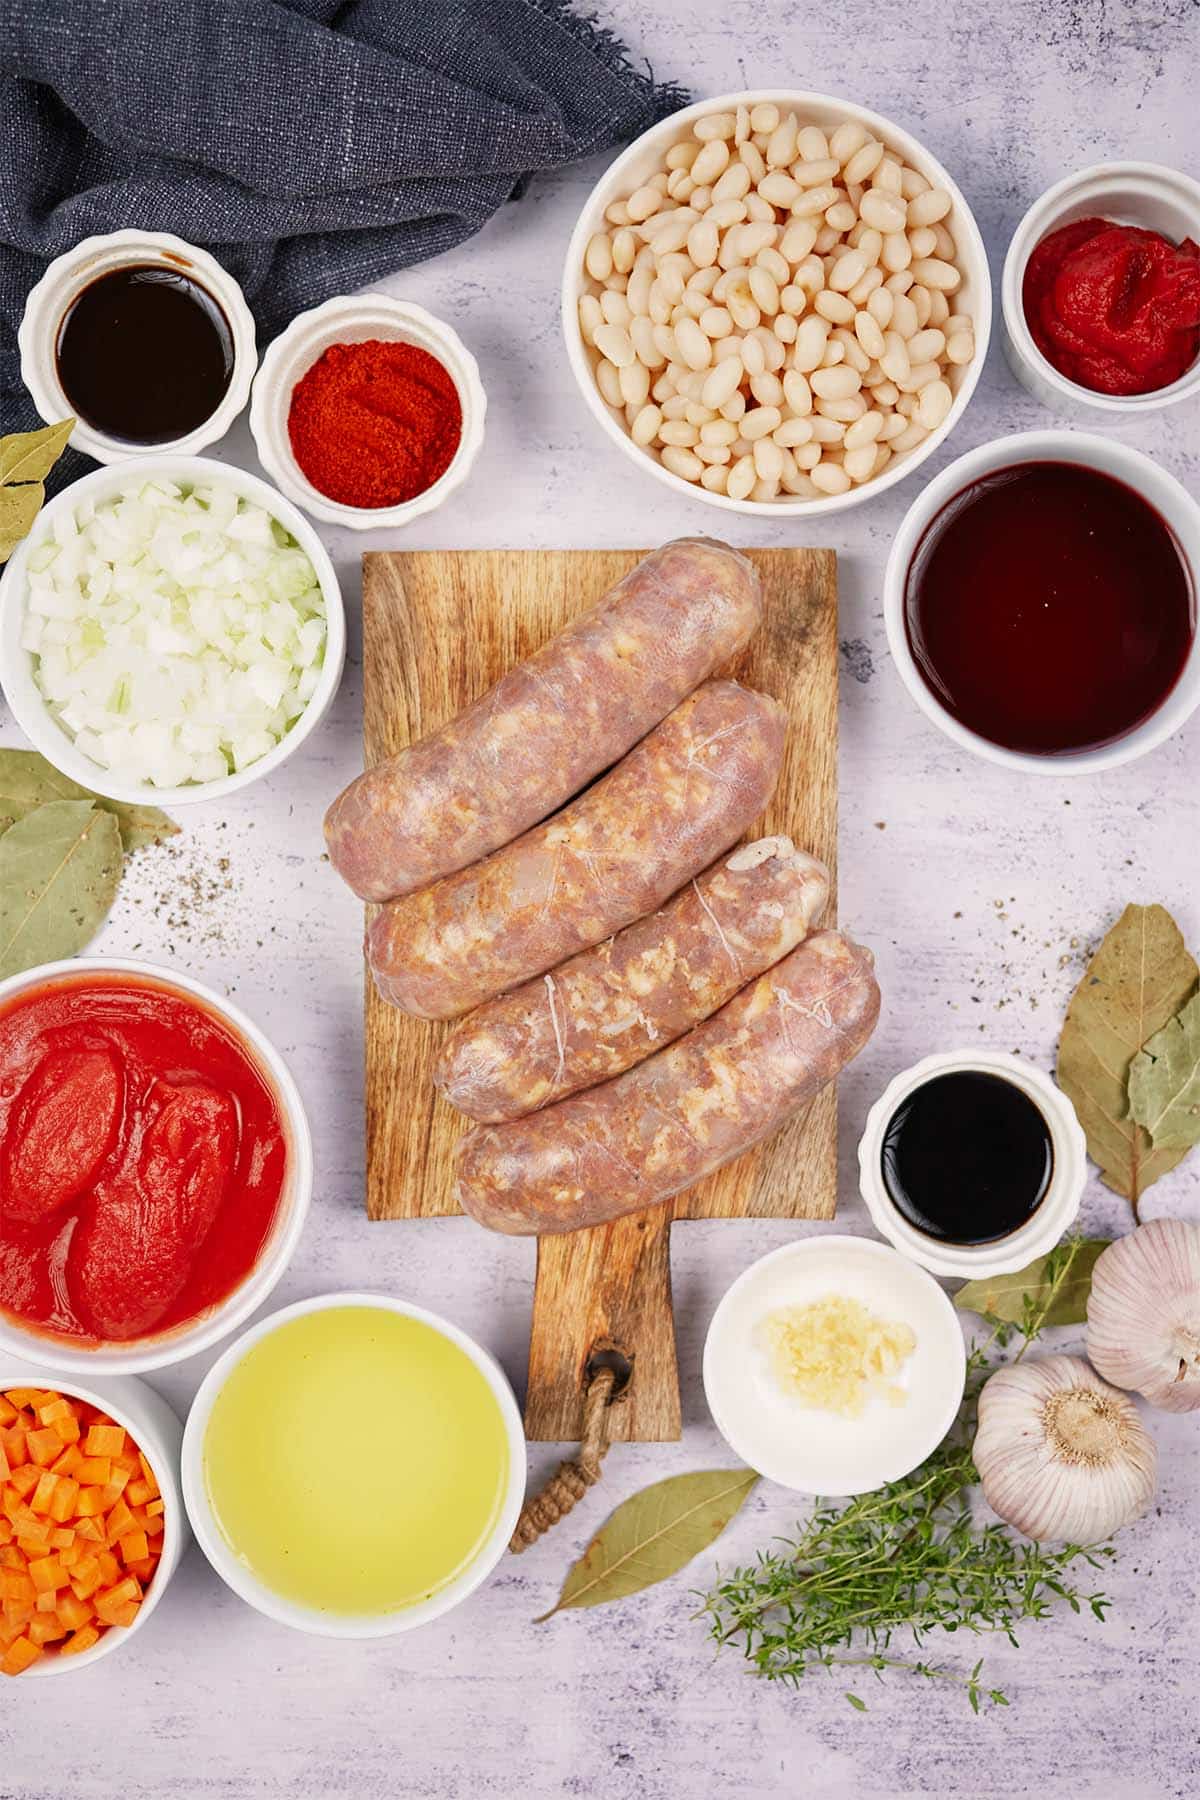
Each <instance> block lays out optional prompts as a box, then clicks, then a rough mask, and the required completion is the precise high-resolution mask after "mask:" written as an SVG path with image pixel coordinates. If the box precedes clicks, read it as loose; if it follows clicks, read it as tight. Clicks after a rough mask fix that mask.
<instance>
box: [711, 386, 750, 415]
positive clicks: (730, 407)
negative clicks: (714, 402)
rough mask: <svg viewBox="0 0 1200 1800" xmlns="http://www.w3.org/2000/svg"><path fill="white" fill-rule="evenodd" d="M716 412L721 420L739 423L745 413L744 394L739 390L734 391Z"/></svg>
mask: <svg viewBox="0 0 1200 1800" xmlns="http://www.w3.org/2000/svg"><path fill="white" fill-rule="evenodd" d="M717 411H718V412H719V413H720V415H721V417H722V418H723V419H733V420H735V421H736V422H738V423H740V422H741V420H742V417H743V416H744V414H745V411H746V396H745V394H743V393H742V392H741V390H740V389H735V390H734V392H733V393H732V394H730V396H729V398H728V400H727V401H726V402H725V404H724V406H719V407H718V408H717Z"/></svg>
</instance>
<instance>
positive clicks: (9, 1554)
mask: <svg viewBox="0 0 1200 1800" xmlns="http://www.w3.org/2000/svg"><path fill="white" fill-rule="evenodd" d="M24 1567H25V1558H24V1556H23V1555H22V1554H21V1552H20V1551H19V1550H18V1549H17V1546H16V1545H15V1544H5V1545H3V1546H2V1547H0V1569H24Z"/></svg>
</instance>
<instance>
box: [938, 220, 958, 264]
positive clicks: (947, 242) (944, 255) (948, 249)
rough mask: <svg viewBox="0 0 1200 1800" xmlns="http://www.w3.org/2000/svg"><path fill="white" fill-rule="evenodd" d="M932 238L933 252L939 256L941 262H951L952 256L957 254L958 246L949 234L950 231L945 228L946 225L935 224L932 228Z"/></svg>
mask: <svg viewBox="0 0 1200 1800" xmlns="http://www.w3.org/2000/svg"><path fill="white" fill-rule="evenodd" d="M933 238H934V246H935V253H936V254H937V255H938V256H940V257H941V259H942V261H943V262H948V263H952V262H953V261H954V258H955V257H956V256H957V255H958V246H957V245H956V244H955V242H954V239H953V238H952V237H951V236H950V233H949V232H948V231H947V230H946V227H945V226H944V225H935V226H934V228H933Z"/></svg>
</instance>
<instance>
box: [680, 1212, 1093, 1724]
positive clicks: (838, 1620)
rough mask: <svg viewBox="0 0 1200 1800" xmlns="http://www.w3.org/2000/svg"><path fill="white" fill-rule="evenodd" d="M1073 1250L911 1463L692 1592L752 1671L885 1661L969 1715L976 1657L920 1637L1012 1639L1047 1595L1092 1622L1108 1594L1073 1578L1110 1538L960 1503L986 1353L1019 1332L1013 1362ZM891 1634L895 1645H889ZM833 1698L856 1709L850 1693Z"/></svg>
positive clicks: (794, 1679)
mask: <svg viewBox="0 0 1200 1800" xmlns="http://www.w3.org/2000/svg"><path fill="white" fill-rule="evenodd" d="M1076 1249H1077V1244H1076V1243H1075V1242H1069V1243H1066V1244H1063V1245H1061V1246H1060V1247H1059V1249H1058V1250H1056V1251H1055V1252H1054V1254H1053V1256H1052V1257H1051V1258H1050V1259H1049V1261H1048V1263H1047V1266H1046V1269H1045V1275H1044V1283H1043V1285H1042V1287H1041V1288H1040V1290H1039V1292H1038V1293H1037V1294H1036V1295H1027V1296H1026V1297H1025V1304H1024V1306H1023V1309H1022V1316H1021V1318H1020V1320H1019V1321H1018V1322H1016V1323H1015V1324H1008V1323H997V1324H996V1325H995V1327H994V1329H993V1330H992V1332H991V1335H990V1336H989V1337H988V1338H986V1339H985V1340H984V1342H983V1343H981V1344H979V1345H977V1346H976V1347H975V1348H974V1349H973V1350H972V1351H971V1354H970V1356H969V1357H968V1359H967V1385H966V1392H965V1395H964V1400H963V1406H962V1409H961V1411H960V1413H959V1417H958V1420H957V1423H956V1425H955V1427H954V1429H953V1431H952V1432H951V1434H950V1436H949V1437H948V1438H947V1439H946V1440H945V1442H944V1443H942V1444H941V1445H940V1446H939V1448H938V1449H937V1450H935V1451H934V1453H933V1455H932V1456H931V1457H929V1458H928V1460H927V1461H926V1462H924V1463H923V1464H922V1465H921V1467H920V1468H919V1469H917V1470H915V1471H914V1472H913V1474H911V1475H908V1476H906V1477H905V1478H904V1479H903V1480H902V1481H893V1482H889V1483H888V1484H887V1486H885V1487H883V1488H880V1489H879V1490H878V1491H877V1492H875V1493H872V1494H865V1495H862V1496H860V1497H859V1498H858V1499H856V1500H852V1501H851V1502H850V1503H849V1505H847V1506H843V1507H838V1506H820V1507H818V1508H817V1510H816V1512H815V1513H814V1514H813V1515H812V1517H811V1518H810V1519H809V1521H808V1523H807V1524H806V1525H805V1527H804V1529H803V1530H802V1531H801V1532H800V1534H799V1535H798V1536H797V1537H796V1538H795V1539H794V1540H791V1541H787V1540H784V1541H782V1543H781V1547H780V1548H778V1549H771V1550H767V1551H764V1552H762V1553H761V1554H760V1555H759V1557H758V1559H757V1561H756V1562H755V1563H754V1564H752V1565H751V1566H750V1567H748V1568H742V1569H737V1570H735V1571H734V1572H733V1573H732V1574H730V1575H728V1576H726V1577H725V1578H724V1579H722V1580H720V1581H719V1582H718V1584H717V1585H716V1587H714V1588H713V1590H712V1591H711V1592H710V1593H709V1594H707V1595H706V1596H705V1597H704V1605H703V1613H704V1614H705V1615H706V1616H707V1618H708V1622H709V1628H710V1631H711V1634H712V1636H713V1638H714V1639H715V1641H716V1643H717V1644H718V1646H721V1647H723V1646H725V1645H728V1644H731V1643H740V1645H741V1648H742V1652H743V1655H744V1656H745V1657H746V1659H747V1660H748V1661H749V1662H750V1663H751V1664H752V1666H753V1668H754V1670H755V1672H756V1673H757V1674H759V1675H762V1676H765V1677H766V1678H767V1679H768V1680H770V1681H782V1682H785V1683H790V1684H792V1685H796V1684H798V1683H799V1682H800V1681H801V1680H802V1679H803V1678H804V1676H806V1675H808V1674H810V1673H812V1672H813V1671H814V1670H816V1669H825V1670H827V1671H829V1672H835V1671H837V1670H840V1669H867V1670H870V1671H872V1672H873V1673H874V1674H875V1675H876V1676H877V1677H879V1678H882V1677H883V1676H884V1674H886V1673H887V1672H888V1671H893V1670H898V1671H906V1672H908V1673H911V1674H914V1675H919V1676H922V1677H924V1678H926V1679H928V1680H933V1681H945V1682H950V1683H955V1684H957V1685H959V1686H961V1687H962V1688H963V1689H964V1690H965V1692H966V1696H967V1699H968V1700H969V1702H970V1704H971V1706H972V1708H973V1709H974V1710H975V1711H976V1712H978V1711H979V1708H980V1705H981V1704H982V1703H983V1702H984V1701H985V1700H986V1701H990V1702H991V1703H993V1704H994V1705H997V1706H1006V1705H1007V1704H1008V1701H1007V1699H1006V1697H1005V1695H1004V1693H1003V1692H1002V1691H1001V1689H999V1688H994V1687H990V1686H988V1685H987V1684H986V1683H985V1682H984V1680H983V1679H982V1670H983V1662H982V1660H980V1661H979V1662H977V1663H976V1664H975V1666H974V1668H973V1669H972V1670H971V1671H970V1673H969V1674H961V1673H959V1672H958V1671H956V1670H954V1669H951V1668H947V1667H945V1666H944V1665H943V1664H941V1663H940V1662H933V1661H930V1660H929V1659H928V1657H927V1656H925V1655H924V1654H922V1653H923V1652H924V1650H925V1645H926V1639H927V1637H928V1636H929V1634H930V1633H931V1632H935V1631H939V1632H946V1633H954V1632H960V1631H965V1632H971V1633H973V1634H975V1635H986V1634H988V1633H992V1632H1000V1633H1002V1634H1003V1635H1004V1636H1005V1637H1006V1638H1007V1639H1008V1641H1009V1642H1010V1643H1012V1644H1016V1643H1017V1642H1018V1638H1017V1627H1018V1625H1020V1624H1023V1623H1024V1622H1026V1621H1028V1620H1039V1619H1044V1618H1047V1617H1048V1616H1049V1614H1050V1613H1051V1612H1052V1610H1053V1609H1054V1607H1055V1605H1056V1603H1059V1602H1065V1604H1066V1605H1067V1606H1069V1607H1070V1608H1071V1610H1072V1611H1073V1612H1077V1613H1078V1612H1081V1611H1082V1610H1083V1609H1084V1608H1085V1607H1086V1608H1088V1609H1089V1610H1090V1611H1091V1612H1092V1613H1093V1614H1094V1616H1095V1617H1096V1618H1098V1619H1103V1618H1104V1616H1105V1610H1106V1608H1107V1607H1108V1605H1109V1604H1110V1603H1109V1601H1108V1600H1106V1598H1105V1596H1104V1595H1103V1594H1102V1593H1099V1592H1095V1593H1089V1592H1085V1591H1084V1590H1083V1589H1082V1588H1081V1587H1080V1586H1078V1585H1076V1581H1077V1576H1078V1574H1080V1573H1082V1571H1083V1569H1085V1568H1091V1569H1099V1568H1101V1567H1102V1566H1103V1563H1104V1561H1105V1560H1106V1559H1107V1558H1109V1557H1111V1556H1112V1555H1113V1554H1114V1553H1113V1550H1112V1547H1111V1546H1110V1545H1085V1544H1064V1545H1061V1546H1058V1547H1056V1548H1053V1549H1047V1548H1046V1547H1045V1546H1044V1545H1041V1544H1036V1543H1028V1542H1021V1541H1018V1540H1017V1539H1016V1538H1014V1537H1013V1536H1012V1535H1011V1534H1010V1533H1009V1532H1008V1530H1007V1529H1006V1528H1005V1527H1004V1526H1003V1525H997V1524H992V1525H985V1526H980V1525H977V1524H976V1522H975V1520H974V1518H973V1516H972V1512H971V1504H970V1499H969V1490H970V1489H971V1488H972V1487H973V1486H974V1485H975V1483H976V1482H977V1481H978V1479H979V1478H978V1475H977V1473H976V1470H975V1466H974V1463H973V1462H972V1460H971V1444H972V1442H973V1440H974V1435H975V1421H976V1409H977V1404H978V1399H979V1392H980V1389H981V1388H982V1386H983V1384H984V1382H985V1380H986V1379H987V1377H988V1375H989V1374H990V1373H991V1370H992V1368H993V1366H994V1361H995V1358H994V1352H995V1351H998V1350H1004V1349H1006V1348H1007V1347H1008V1346H1009V1345H1010V1344H1011V1343H1012V1341H1013V1340H1014V1338H1017V1337H1019V1338H1020V1339H1021V1344H1020V1348H1019V1349H1018V1351H1017V1353H1016V1357H1015V1358H1014V1359H1013V1360H1019V1359H1020V1357H1021V1356H1023V1355H1024V1354H1025V1351H1026V1350H1027V1349H1028V1348H1029V1346H1030V1344H1032V1343H1033V1342H1034V1340H1035V1339H1036V1338H1037V1336H1038V1335H1039V1333H1040V1332H1041V1330H1042V1328H1043V1325H1044V1324H1045V1321H1046V1317H1047V1315H1048V1313H1049V1311H1050V1309H1051V1307H1052V1306H1053V1304H1054V1300H1055V1297H1056V1296H1057V1294H1058V1292H1059V1291H1060V1289H1061V1287H1062V1283H1063V1281H1064V1280H1065V1279H1066V1276H1067V1274H1068V1272H1069V1270H1070V1267H1071V1263H1072V1261H1073V1259H1074V1256H1075V1254H1076ZM897 1635H902V1637H903V1643H904V1646H905V1649H904V1651H901V1652H898V1651H897V1650H896V1649H894V1647H893V1640H894V1638H895V1637H896V1636H897ZM909 1646H911V1651H912V1652H913V1653H912V1654H909V1653H907V1650H908V1647H909ZM846 1698H847V1699H848V1700H849V1701H850V1703H851V1704H852V1705H854V1706H856V1707H858V1708H860V1709H861V1708H862V1707H863V1706H864V1705H865V1702H864V1701H863V1700H862V1699H861V1697H860V1696H859V1695H857V1694H855V1693H847V1696H846Z"/></svg>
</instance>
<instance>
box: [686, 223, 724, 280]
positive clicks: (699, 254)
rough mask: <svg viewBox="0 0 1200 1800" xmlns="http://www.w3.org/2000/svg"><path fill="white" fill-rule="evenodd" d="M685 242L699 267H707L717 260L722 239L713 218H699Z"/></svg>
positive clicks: (689, 253)
mask: <svg viewBox="0 0 1200 1800" xmlns="http://www.w3.org/2000/svg"><path fill="white" fill-rule="evenodd" d="M685 242H686V243H687V253H688V255H689V256H690V257H691V259H692V261H693V262H694V263H695V265H696V267H697V268H698V269H707V268H709V267H710V266H711V265H712V264H713V263H715V262H716V260H717V251H718V250H719V249H720V247H721V239H720V234H719V233H718V231H717V228H716V226H715V225H714V224H713V222H712V220H711V219H698V220H697V221H696V223H695V224H694V225H693V226H692V228H691V230H690V231H689V232H688V234H687V238H686V240H685Z"/></svg>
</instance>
